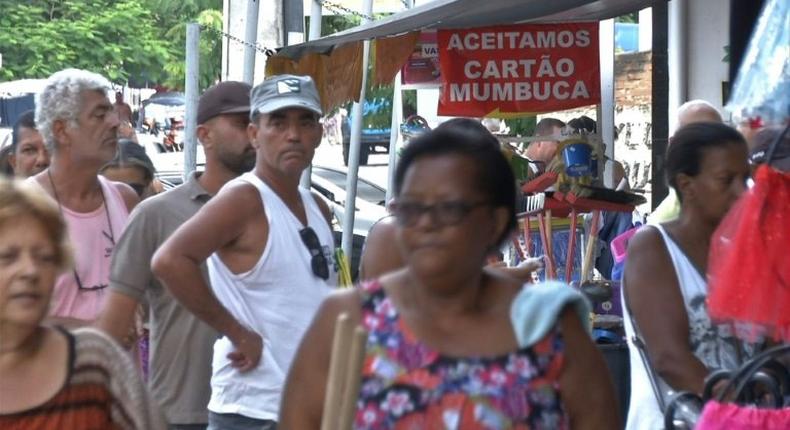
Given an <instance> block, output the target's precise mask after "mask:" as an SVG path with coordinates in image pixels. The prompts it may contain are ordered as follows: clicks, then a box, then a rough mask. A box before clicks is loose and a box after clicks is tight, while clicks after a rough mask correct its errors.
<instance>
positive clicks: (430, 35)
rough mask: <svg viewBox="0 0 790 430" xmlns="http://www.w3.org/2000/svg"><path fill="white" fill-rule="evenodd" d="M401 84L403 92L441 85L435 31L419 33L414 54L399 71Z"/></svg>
mask: <svg viewBox="0 0 790 430" xmlns="http://www.w3.org/2000/svg"><path fill="white" fill-rule="evenodd" d="M401 83H402V84H403V89H404V90H413V89H420V88H438V87H439V86H440V85H441V83H442V81H441V77H440V76H439V49H438V47H437V45H436V30H423V31H422V32H420V38H419V39H418V40H417V45H416V46H415V47H414V52H412V54H411V56H409V59H408V60H406V64H404V65H403V69H402V70H401Z"/></svg>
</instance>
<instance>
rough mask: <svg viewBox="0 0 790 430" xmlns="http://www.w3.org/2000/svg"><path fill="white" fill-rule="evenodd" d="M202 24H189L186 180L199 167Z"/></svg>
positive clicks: (185, 85)
mask: <svg viewBox="0 0 790 430" xmlns="http://www.w3.org/2000/svg"><path fill="white" fill-rule="evenodd" d="M199 45H200V26H199V25H198V24H197V23H194V22H192V23H189V24H187V40H186V73H185V77H184V98H185V101H186V106H185V110H184V182H186V181H187V178H189V175H190V174H192V172H194V171H195V169H196V168H197V165H196V159H197V105H198V92H199V91H200V90H199V89H198V72H199V64H200V50H199V49H200V48H199Z"/></svg>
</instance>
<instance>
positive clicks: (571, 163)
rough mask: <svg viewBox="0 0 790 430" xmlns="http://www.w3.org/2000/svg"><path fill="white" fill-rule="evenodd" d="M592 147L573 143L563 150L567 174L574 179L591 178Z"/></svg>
mask: <svg viewBox="0 0 790 430" xmlns="http://www.w3.org/2000/svg"><path fill="white" fill-rule="evenodd" d="M591 156H592V147H591V146H590V145H588V144H586V143H572V144H570V145H567V146H565V147H564V148H563V149H562V157H563V159H564V160H565V174H567V175H568V176H572V177H580V176H589V175H590V174H591V169H590V164H591V163H590V158H591Z"/></svg>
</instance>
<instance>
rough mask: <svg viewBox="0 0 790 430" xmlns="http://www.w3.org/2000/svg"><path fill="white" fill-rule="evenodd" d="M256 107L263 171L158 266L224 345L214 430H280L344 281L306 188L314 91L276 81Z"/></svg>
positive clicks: (258, 168)
mask: <svg viewBox="0 0 790 430" xmlns="http://www.w3.org/2000/svg"><path fill="white" fill-rule="evenodd" d="M250 104H251V109H250V115H251V123H250V126H249V128H248V134H249V137H250V142H251V143H252V145H253V146H254V147H255V149H256V152H257V155H256V164H255V169H254V170H253V171H252V172H249V173H246V174H244V175H242V176H241V177H239V178H237V179H235V180H233V181H231V182H229V183H228V184H227V185H225V186H224V187H223V188H222V190H220V192H219V193H218V194H217V196H216V197H214V199H212V200H211V201H210V202H209V203H207V204H206V205H205V206H204V207H203V208H202V209H201V210H200V211H199V212H198V213H197V214H196V215H195V216H194V217H193V218H192V219H190V220H189V221H188V222H186V223H185V224H184V225H182V226H181V227H180V228H179V229H178V230H177V231H176V232H175V233H174V234H173V235H172V236H171V237H170V239H169V240H168V241H167V242H165V243H164V244H163V245H162V247H161V248H160V249H159V251H158V252H157V253H156V254H155V255H154V258H153V262H152V267H153V270H154V274H155V275H156V276H157V277H159V278H160V279H161V280H162V281H163V283H164V284H165V285H166V286H167V287H168V288H169V289H170V290H171V292H172V293H173V295H174V296H175V297H176V298H177V299H178V300H179V301H180V302H181V303H182V304H183V305H184V306H185V307H186V308H187V309H189V310H190V311H191V312H193V313H194V314H195V315H196V316H197V317H198V318H200V319H202V320H204V321H205V322H206V323H208V324H209V325H211V326H212V327H214V328H215V329H216V330H218V331H219V332H220V333H221V334H222V335H223V336H222V337H221V338H220V339H218V340H217V342H216V343H215V345H214V358H213V364H212V367H213V370H212V377H211V388H212V393H211V400H210V401H209V404H208V409H209V429H230V430H233V429H274V428H276V425H277V423H276V420H277V415H278V412H279V404H280V395H281V392H282V388H283V385H284V382H285V376H286V375H287V373H288V369H289V368H290V365H291V361H292V359H293V356H294V354H295V352H296V348H297V346H298V344H299V341H300V339H301V337H302V335H303V334H304V331H305V330H306V329H307V326H308V324H309V322H310V320H311V319H312V317H313V314H314V313H315V312H316V311H317V310H318V306H319V305H320V303H321V301H322V300H323V298H324V296H325V295H326V294H328V293H329V291H330V290H331V288H332V287H334V286H335V285H336V280H337V269H336V265H335V264H334V262H333V260H332V248H333V237H332V232H331V229H330V219H331V212H330V210H329V207H328V206H327V205H326V203H324V202H323V200H321V198H320V197H318V196H317V195H315V194H311V193H310V191H307V190H305V189H303V188H300V187H299V179H300V177H301V174H302V171H303V170H304V169H305V168H306V167H307V166H308V165H310V163H311V161H312V159H313V155H314V153H315V149H316V147H317V146H318V145H319V144H320V142H321V134H322V127H321V124H320V123H319V118H320V116H321V115H322V111H321V103H320V101H319V98H318V91H317V90H316V87H315V83H314V82H313V80H312V79H311V78H310V77H307V76H294V75H279V76H274V77H271V78H269V79H267V80H266V81H264V82H263V83H261V84H260V85H258V86H257V87H255V88H254V89H253V90H252V93H251V101H250ZM203 261H206V262H207V265H208V268H209V278H210V282H211V286H210V287H209V286H208V285H207V284H206V282H205V281H204V280H203V278H202V277H201V275H200V268H199V265H200V263H201V262H203Z"/></svg>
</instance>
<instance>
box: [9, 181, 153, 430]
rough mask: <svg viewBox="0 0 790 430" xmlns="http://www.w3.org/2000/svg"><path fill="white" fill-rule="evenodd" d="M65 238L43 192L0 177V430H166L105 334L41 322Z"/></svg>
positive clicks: (65, 253)
mask: <svg viewBox="0 0 790 430" xmlns="http://www.w3.org/2000/svg"><path fill="white" fill-rule="evenodd" d="M66 237H67V233H66V226H65V224H64V223H63V220H62V218H61V216H60V212H59V211H58V207H57V206H56V205H55V203H54V202H53V201H51V199H49V198H48V197H47V196H46V195H45V194H44V193H43V192H41V191H39V190H35V189H33V188H31V186H30V185H27V184H22V183H21V182H10V181H6V180H0V428H2V429H4V430H17V429H19V430H21V429H33V428H34V429H43V430H48V429H69V430H82V429H139V430H148V429H163V428H165V427H164V423H163V421H162V418H161V416H160V415H159V412H158V410H157V409H156V406H155V405H154V404H153V403H152V402H151V400H150V398H149V397H148V394H147V393H146V390H145V386H144V385H143V383H142V381H141V380H140V378H139V376H138V374H137V371H136V370H135V368H134V365H133V364H132V362H131V361H130V360H129V358H128V357H127V356H126V354H125V353H124V351H123V350H121V349H120V347H119V346H117V345H116V344H115V343H114V342H113V341H112V340H111V339H110V338H108V337H106V336H105V335H103V334H102V333H100V332H98V331H96V330H94V329H89V328H83V329H78V330H76V331H74V332H73V333H70V332H68V331H66V330H64V329H62V328H59V327H51V326H48V325H45V324H43V320H44V318H45V317H46V316H47V313H48V310H49V305H50V301H51V298H52V293H53V289H54V286H55V279H56V277H57V275H58V274H60V273H61V272H63V271H65V270H68V269H69V267H71V258H70V251H69V247H68V244H67V243H66Z"/></svg>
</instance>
